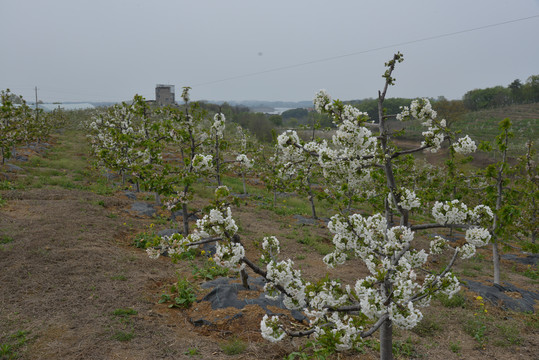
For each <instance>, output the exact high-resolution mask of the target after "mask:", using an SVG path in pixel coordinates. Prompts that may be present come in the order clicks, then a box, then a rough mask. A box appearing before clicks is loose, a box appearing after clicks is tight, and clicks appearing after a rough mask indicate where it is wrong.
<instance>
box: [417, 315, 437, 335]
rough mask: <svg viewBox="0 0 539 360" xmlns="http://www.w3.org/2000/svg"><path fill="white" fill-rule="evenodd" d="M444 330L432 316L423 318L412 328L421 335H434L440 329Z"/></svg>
mask: <svg viewBox="0 0 539 360" xmlns="http://www.w3.org/2000/svg"><path fill="white" fill-rule="evenodd" d="M440 330H442V327H441V326H440V324H438V323H437V322H436V321H434V320H433V319H431V318H427V317H425V318H423V320H421V322H420V323H419V324H417V325H416V327H414V328H413V329H412V331H413V332H414V333H416V334H417V335H419V336H422V337H424V336H434V335H435V334H436V333H437V332H438V331H440Z"/></svg>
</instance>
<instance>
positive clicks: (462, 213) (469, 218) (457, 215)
mask: <svg viewBox="0 0 539 360" xmlns="http://www.w3.org/2000/svg"><path fill="white" fill-rule="evenodd" d="M432 216H434V219H436V221H437V222H438V223H440V224H443V225H451V224H466V223H472V224H485V223H487V222H489V221H491V220H492V219H493V213H492V210H491V209H490V208H489V207H488V206H485V205H478V206H476V207H475V208H474V209H468V206H466V204H464V203H462V202H460V201H459V200H452V201H446V202H439V201H436V202H435V203H434V206H433V208H432Z"/></svg>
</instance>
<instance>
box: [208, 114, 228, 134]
mask: <svg viewBox="0 0 539 360" xmlns="http://www.w3.org/2000/svg"><path fill="white" fill-rule="evenodd" d="M211 128H212V130H213V131H214V132H215V134H216V135H217V136H218V137H219V138H222V137H223V133H224V131H225V114H223V113H217V114H215V116H214V117H213V124H212V126H211Z"/></svg>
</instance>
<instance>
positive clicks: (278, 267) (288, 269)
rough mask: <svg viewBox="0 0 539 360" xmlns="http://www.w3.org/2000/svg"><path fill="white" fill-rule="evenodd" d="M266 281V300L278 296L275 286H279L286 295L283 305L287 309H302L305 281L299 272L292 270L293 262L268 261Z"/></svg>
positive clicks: (304, 302) (304, 301) (304, 300)
mask: <svg viewBox="0 0 539 360" xmlns="http://www.w3.org/2000/svg"><path fill="white" fill-rule="evenodd" d="M266 271H267V273H266V279H267V280H268V282H267V283H266V286H265V287H264V290H265V291H266V292H267V293H268V295H266V296H267V297H268V298H275V297H276V296H277V295H278V291H277V289H276V286H281V287H282V288H283V289H284V290H285V291H286V293H285V294H284V299H283V303H284V305H285V306H286V307H287V308H288V309H303V308H304V307H305V306H306V304H307V302H306V299H305V297H306V294H305V286H306V285H307V284H306V283H305V281H304V280H303V279H302V278H301V271H300V270H295V269H294V262H293V261H292V260H290V259H288V260H287V261H279V262H275V261H274V260H272V261H270V262H269V263H268V265H267V266H266Z"/></svg>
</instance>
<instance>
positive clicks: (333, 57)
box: [192, 14, 539, 88]
mask: <svg viewBox="0 0 539 360" xmlns="http://www.w3.org/2000/svg"><path fill="white" fill-rule="evenodd" d="M534 18H539V14H537V15H532V16H527V17H523V18H519V19H513V20H508V21H503V22H499V23H495V24H489V25H483V26H479V27H475V28H471V29H466V30H460V31H455V32H450V33H445V34H439V35H433V36H428V37H424V38H421V39H415V40H410V41H405V42H401V43H396V44H391V45H385V46H380V47H377V48H372V49H368V50H361V51H356V52H352V53H349V54H343V55H336V56H331V57H326V58H322V59H315V60H310V61H305V62H302V63H297V64H291V65H285V66H281V67H276V68H272V69H267V70H262V71H257V72H252V73H247V74H242V75H236V76H231V77H227V78H224V79H220V80H213V81H208V82H204V83H199V84H195V85H192V87H193V88H194V87H199V86H206V85H211V84H216V83H220V82H225V81H229V80H236V79H242V78H246V77H251V76H255V75H261V74H267V73H271V72H277V71H282V70H287V69H293V68H297V67H301V66H305V65H311V64H317V63H322V62H327V61H332V60H336V59H342V58H345V57H350V56H356V55H362V54H366V53H370V52H374V51H379V50H384V49H389V48H393V47H396V46H403V45H410V44H415V43H419V42H424V41H430V40H435V39H441V38H445V37H450V36H455V35H459V34H465V33H469V32H473V31H478V30H484V29H488V28H492V27H496V26H502V25H507V24H511V23H515V22H520V21H525V20H529V19H534Z"/></svg>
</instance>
